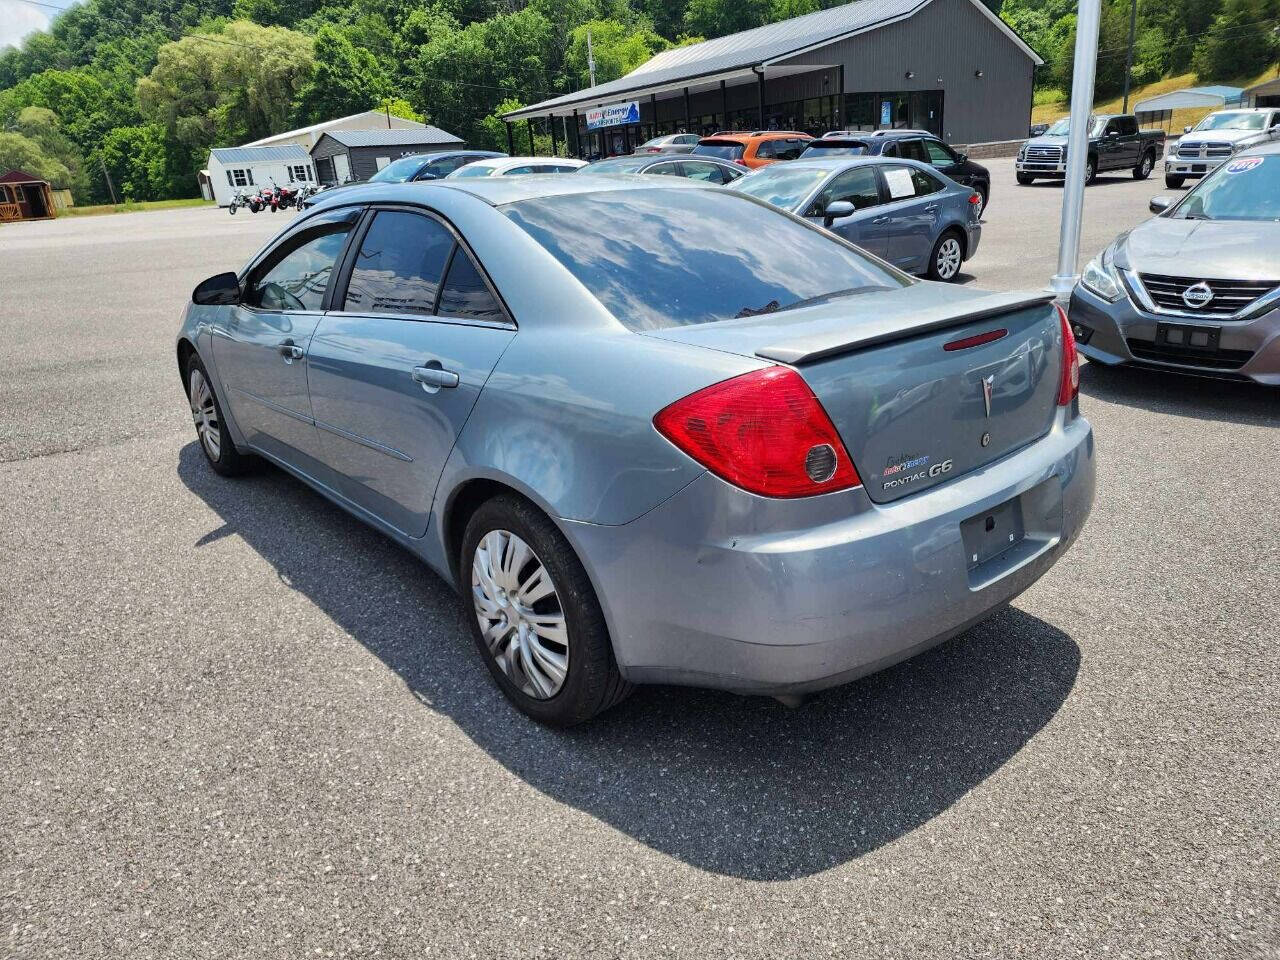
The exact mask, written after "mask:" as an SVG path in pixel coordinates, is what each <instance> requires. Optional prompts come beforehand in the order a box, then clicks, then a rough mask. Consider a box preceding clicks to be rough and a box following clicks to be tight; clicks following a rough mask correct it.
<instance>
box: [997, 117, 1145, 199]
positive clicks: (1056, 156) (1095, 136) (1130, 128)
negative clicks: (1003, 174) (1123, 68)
mask: <svg viewBox="0 0 1280 960" xmlns="http://www.w3.org/2000/svg"><path fill="white" fill-rule="evenodd" d="M1070 129H1071V118H1070V117H1063V118H1062V119H1061V120H1059V121H1058V122H1057V123H1055V124H1054V125H1053V126H1051V127H1049V129H1048V130H1046V131H1045V132H1044V133H1042V134H1041V135H1040V136H1038V137H1032V138H1031V139H1030V140H1028V141H1027V142H1026V143H1024V144H1023V145H1022V147H1021V149H1019V150H1018V160H1017V163H1016V164H1015V165H1014V166H1015V169H1016V170H1017V172H1018V182H1019V183H1034V182H1035V181H1036V179H1037V178H1043V179H1046V180H1049V179H1058V180H1061V179H1062V178H1063V177H1064V176H1065V175H1066V171H1067V134H1068V132H1069V131H1070ZM1162 156H1164V131H1163V130H1139V129H1138V121H1137V118H1135V117H1134V116H1133V114H1129V113H1122V114H1109V115H1106V116H1099V117H1090V118H1089V159H1088V160H1087V161H1086V162H1085V168H1084V181H1085V183H1092V182H1093V181H1094V179H1095V178H1096V177H1097V176H1098V174H1099V173H1102V172H1103V171H1106V170H1132V171H1133V177H1134V179H1135V180H1145V179H1147V177H1149V176H1151V171H1152V170H1154V169H1155V165H1156V164H1157V163H1158V162H1159V161H1160V158H1161V157H1162Z"/></svg>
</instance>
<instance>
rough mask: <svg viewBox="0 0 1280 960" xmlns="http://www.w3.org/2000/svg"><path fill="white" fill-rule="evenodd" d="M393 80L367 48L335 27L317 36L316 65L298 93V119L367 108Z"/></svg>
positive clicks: (302, 121) (306, 120)
mask: <svg viewBox="0 0 1280 960" xmlns="http://www.w3.org/2000/svg"><path fill="white" fill-rule="evenodd" d="M390 87H391V84H390V81H389V79H388V78H387V75H386V73H385V72H384V71H383V69H382V66H381V64H379V63H378V61H377V59H376V58H375V57H374V56H373V54H371V53H370V52H369V51H368V50H365V49H363V48H361V47H356V46H354V45H353V44H352V43H351V41H350V40H348V39H347V38H346V37H345V36H343V35H342V34H341V33H340V32H339V31H338V30H337V28H335V27H332V26H329V25H325V26H323V27H321V28H320V32H319V33H317V34H316V38H315V69H314V70H313V71H312V72H311V77H310V79H309V80H308V81H307V82H306V84H305V85H304V86H303V88H302V90H301V92H300V93H299V94H298V99H297V104H296V107H295V110H294V113H295V117H296V120H297V122H298V123H300V124H308V123H319V122H320V121H323V120H332V119H333V118H334V117H343V116H347V115H348V114H352V113H359V112H360V111H361V110H368V109H369V104H370V103H375V102H377V101H378V100H380V99H382V98H383V97H386V96H387V95H388V94H389V93H390Z"/></svg>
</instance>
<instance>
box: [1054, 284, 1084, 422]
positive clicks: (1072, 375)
mask: <svg viewBox="0 0 1280 960" xmlns="http://www.w3.org/2000/svg"><path fill="white" fill-rule="evenodd" d="M1054 308H1055V309H1056V310H1057V311H1058V322H1059V324H1060V325H1061V327H1062V382H1061V385H1060V386H1059V387H1058V406H1060V407H1065V406H1067V405H1068V404H1070V403H1071V401H1072V400H1074V399H1075V396H1076V394H1078V393H1079V392H1080V354H1079V353H1078V352H1077V351H1076V338H1075V334H1073V333H1072V332H1071V324H1069V323H1068V322H1067V311H1065V310H1063V309H1062V307H1061V306H1059V305H1058V304H1056V303H1055V304H1054Z"/></svg>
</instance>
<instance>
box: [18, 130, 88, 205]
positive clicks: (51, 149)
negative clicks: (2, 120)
mask: <svg viewBox="0 0 1280 960" xmlns="http://www.w3.org/2000/svg"><path fill="white" fill-rule="evenodd" d="M13 132H15V133H19V134H21V135H22V136H24V137H26V138H27V139H28V140H31V141H33V142H34V143H35V144H36V145H37V146H38V147H39V148H40V151H41V152H42V153H43V154H45V155H46V156H48V157H51V158H53V159H54V160H56V161H57V162H58V163H60V164H62V166H64V167H66V169H67V176H66V178H65V179H63V180H59V181H58V182H57V183H56V184H54V186H56V187H57V188H59V189H64V188H65V189H68V190H71V191H72V193H73V194H74V195H75V197H76V199H77V200H79V199H81V198H84V197H87V196H88V195H89V190H88V187H89V183H88V178H87V177H86V175H85V171H84V166H85V164H84V156H83V154H82V153H81V151H80V148H79V147H78V146H76V144H75V142H74V141H73V140H72V139H71V138H70V137H68V136H67V135H66V134H65V133H64V132H63V130H62V124H61V123H60V122H59V121H58V116H57V114H55V113H54V112H53V111H52V110H49V109H47V108H46V107H24V108H23V109H22V110H21V111H20V112H19V113H18V118H17V121H16V122H15V123H14V131H13Z"/></svg>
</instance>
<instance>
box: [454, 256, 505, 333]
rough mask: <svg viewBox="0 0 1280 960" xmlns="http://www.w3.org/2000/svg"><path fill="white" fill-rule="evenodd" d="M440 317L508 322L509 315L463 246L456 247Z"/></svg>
mask: <svg viewBox="0 0 1280 960" xmlns="http://www.w3.org/2000/svg"><path fill="white" fill-rule="evenodd" d="M438 312H439V314H440V316H442V317H465V318H466V319H468V320H494V321H497V322H500V323H501V322H505V321H506V315H505V314H504V313H503V312H502V308H501V307H499V306H498V301H497V300H495V299H494V297H493V294H492V293H490V292H489V288H488V286H486V285H485V282H484V278H483V277H482V276H481V275H480V271H479V269H477V268H476V265H475V262H474V261H473V260H472V259H471V257H470V256H468V255H467V251H465V250H463V249H462V247H455V248H454V254H453V262H452V263H450V264H449V276H448V277H447V278H446V279H445V282H444V290H442V291H441V292H440V309H439V311H438Z"/></svg>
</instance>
